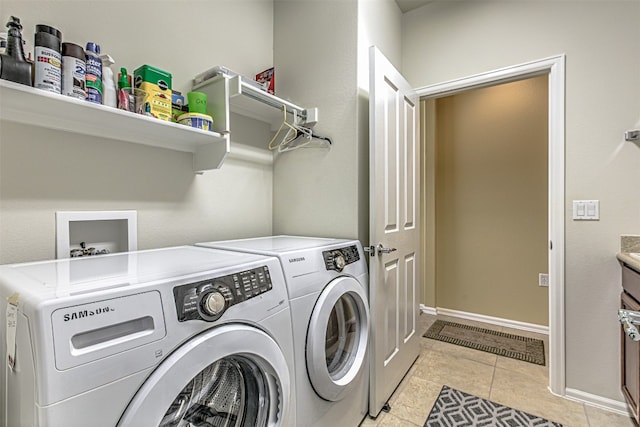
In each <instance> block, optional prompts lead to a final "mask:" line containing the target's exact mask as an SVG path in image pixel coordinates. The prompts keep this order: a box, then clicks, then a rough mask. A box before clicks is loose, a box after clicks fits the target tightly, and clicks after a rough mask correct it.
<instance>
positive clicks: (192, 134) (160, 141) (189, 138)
mask: <svg viewBox="0 0 640 427" xmlns="http://www.w3.org/2000/svg"><path fill="white" fill-rule="evenodd" d="M0 119H1V120H6V121H11V122H17V123H22V124H26V125H31V126H38V127H44V128H47V129H55V130H60V131H63V132H71V133H77V134H81V135H89V136H92V137H95V136H99V137H103V138H110V139H115V140H118V141H125V142H130V143H135V144H143V145H150V146H153V147H161V148H167V149H170V150H175V151H184V152H190V153H193V165H194V171H195V172H204V171H206V170H210V169H217V168H219V167H220V166H221V165H222V163H223V161H224V159H225V157H226V156H227V154H228V153H229V135H228V134H227V133H218V132H207V131H203V130H200V129H195V128H190V127H187V126H184V125H180V124H177V123H171V122H166V121H162V120H158V119H155V118H153V117H146V116H142V115H140V114H134V113H131V112H128V111H123V110H119V109H116V108H112V107H107V106H104V105H98V104H93V103H91V102H86V101H83V100H81V99H76V98H71V97H68V96H64V95H59V94H56V93H52V92H46V91H43V90H39V89H35V88H32V87H29V86H24V85H21V84H17V83H13V82H9V81H6V80H0Z"/></svg>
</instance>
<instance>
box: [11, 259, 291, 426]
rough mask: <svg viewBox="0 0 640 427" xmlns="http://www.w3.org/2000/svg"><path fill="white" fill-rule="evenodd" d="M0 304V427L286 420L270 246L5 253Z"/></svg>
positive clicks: (280, 295)
mask: <svg viewBox="0 0 640 427" xmlns="http://www.w3.org/2000/svg"><path fill="white" fill-rule="evenodd" d="M7 298H8V299H9V301H11V302H13V303H14V304H8V303H7ZM0 312H1V313H2V314H3V316H4V315H5V313H7V320H8V321H5V322H3V326H2V329H1V331H2V334H0V336H1V337H2V340H1V343H0V350H1V353H2V355H3V357H4V356H5V355H8V356H10V357H11V358H12V360H15V365H14V366H10V363H9V362H8V357H5V363H4V366H3V367H2V369H1V370H0V426H3V427H18V426H31V427H33V426H51V427H58V426H65V427H72V426H83V427H86V426H92V427H102V426H104V427H114V426H126V427H129V426H131V427H146V426H149V427H158V426H166V427H169V426H171V427H178V426H192V427H196V426H223V425H224V426H243V427H255V426H281V425H282V426H293V425H295V418H294V417H295V412H294V411H295V401H294V400H293V399H294V396H295V392H294V389H293V386H294V384H293V370H292V368H291V367H292V366H293V343H292V339H291V333H292V332H291V316H290V313H289V303H288V299H287V293H286V287H285V284H284V276H283V273H282V268H281V267H280V263H279V262H278V260H277V259H276V258H273V257H264V256H257V255H250V254H240V253H237V252H230V251H221V250H210V249H204V248H196V247H175V248H165V249H157V250H148V251H139V252H130V253H124V254H112V255H103V256H96V257H87V258H75V259H68V260H57V261H46V262H37V263H27V264H13V265H5V266H0ZM5 337H6V338H7V339H5ZM14 337H15V344H13V339H14ZM7 341H9V342H10V343H11V345H7Z"/></svg>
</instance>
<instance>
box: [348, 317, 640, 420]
mask: <svg viewBox="0 0 640 427" xmlns="http://www.w3.org/2000/svg"><path fill="white" fill-rule="evenodd" d="M436 319H444V320H451V321H454V322H459V323H465V324H470V325H476V326H480V327H483V328H487V329H494V330H499V331H503V332H508V333H513V334H518V335H524V336H531V337H533V338H538V339H542V340H543V341H544V342H545V352H546V353H547V355H546V359H547V360H548V359H549V355H548V349H549V340H548V336H546V335H539V334H535V333H529V332H524V331H520V330H514V329H509V328H505V327H501V326H496V325H489V324H485V323H480V322H475V321H470V320H465V319H459V318H450V317H446V316H432V315H426V314H422V315H421V316H420V328H421V334H420V335H421V336H422V334H423V333H424V332H425V331H426V330H427V329H428V328H429V326H431V324H433V322H435V320H436ZM420 339H421V346H422V351H421V353H420V356H419V357H418V360H416V362H415V363H414V365H413V366H412V367H411V369H410V370H409V372H408V373H407V375H406V377H405V378H404V380H403V381H402V383H401V384H400V385H399V386H398V388H397V389H396V391H395V393H394V394H393V396H392V397H391V399H390V400H389V404H390V406H391V411H390V412H389V413H385V412H381V413H380V415H379V416H378V417H377V418H375V419H373V418H366V419H365V420H364V421H363V422H362V423H361V424H360V426H361V427H373V426H376V427H393V426H402V427H414V426H419V427H422V426H423V425H424V423H425V421H426V419H427V416H428V415H429V411H430V410H431V407H432V406H433V403H434V402H435V400H436V398H437V397H438V394H439V393H440V389H441V388H442V386H443V385H445V384H446V385H448V386H449V387H453V388H456V389H458V390H461V391H464V392H466V393H471V394H474V395H476V396H479V397H482V398H485V399H489V400H492V401H494V402H497V403H500V404H503V405H506V406H510V407H512V408H515V409H519V410H521V411H525V412H529V413H531V414H535V415H538V416H540V417H544V418H547V419H549V420H552V421H556V422H559V423H561V424H563V426H565V427H634V426H635V424H634V422H633V421H632V420H631V419H630V418H629V417H627V416H624V415H619V414H617V413H613V412H609V411H604V410H601V409H598V408H595V407H593V406H590V405H585V404H582V403H579V402H574V401H571V400H567V399H563V398H561V397H557V396H554V395H552V394H551V393H550V392H549V391H548V390H547V385H548V378H549V368H548V367H547V366H539V365H534V364H532V363H528V362H522V361H518V360H514V359H511V358H507V357H502V356H497V355H495V354H491V353H485V352H483V351H478V350H473V349H469V348H466V347H461V346H457V345H453V344H448V343H444V342H441V341H436V340H432V339H428V338H420Z"/></svg>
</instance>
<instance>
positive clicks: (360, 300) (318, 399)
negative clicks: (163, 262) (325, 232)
mask: <svg viewBox="0 0 640 427" xmlns="http://www.w3.org/2000/svg"><path fill="white" fill-rule="evenodd" d="M198 245H200V246H206V247H211V248H223V249H227V250H234V251H241V252H245V253H254V254H263V255H273V256H277V257H278V258H279V259H280V262H281V264H282V267H283V269H284V274H285V278H286V282H287V288H288V292H289V304H290V306H291V316H292V324H293V341H294V356H295V385H296V395H297V396H296V416H297V426H298V427H306V426H314V427H320V426H327V427H336V426H340V427H352V426H353V427H356V426H358V425H359V424H360V422H361V421H362V419H363V418H364V417H365V416H366V414H367V411H368V396H369V394H368V393H369V362H368V337H369V308H368V282H369V276H368V272H367V265H366V262H365V257H364V252H363V250H362V246H361V244H360V242H358V241H357V240H339V239H323V238H310V237H296V236H275V237H264V238H256V239H243V240H228V241H223V242H208V243H200V244H198Z"/></svg>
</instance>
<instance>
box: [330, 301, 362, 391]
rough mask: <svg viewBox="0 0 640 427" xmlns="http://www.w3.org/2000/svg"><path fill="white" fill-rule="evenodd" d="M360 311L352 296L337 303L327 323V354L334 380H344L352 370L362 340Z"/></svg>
mask: <svg viewBox="0 0 640 427" xmlns="http://www.w3.org/2000/svg"><path fill="white" fill-rule="evenodd" d="M358 316H359V310H358V306H357V305H356V302H355V300H354V299H353V297H352V296H351V295H350V294H344V295H342V296H341V297H340V299H339V300H338V301H337V302H336V303H335V305H334V306H333V309H332V310H331V314H330V315H329V319H328V322H327V330H326V335H325V336H326V338H325V354H326V360H327V369H328V371H329V375H330V376H331V378H332V379H334V380H337V379H340V378H342V377H343V376H344V375H345V374H346V373H347V372H348V371H349V369H351V366H352V365H353V362H354V360H355V355H356V353H357V349H358V343H359V340H360V333H361V331H360V319H359V317H358Z"/></svg>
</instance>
